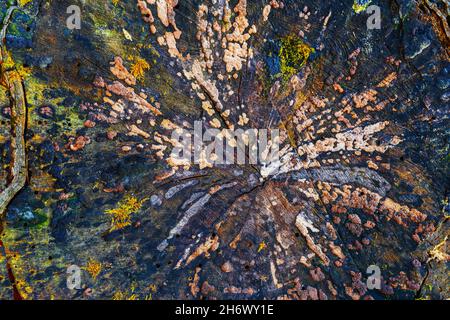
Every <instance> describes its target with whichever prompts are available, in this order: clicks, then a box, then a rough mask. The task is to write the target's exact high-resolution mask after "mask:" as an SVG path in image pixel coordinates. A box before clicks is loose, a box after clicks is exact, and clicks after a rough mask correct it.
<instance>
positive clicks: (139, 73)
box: [131, 58, 150, 80]
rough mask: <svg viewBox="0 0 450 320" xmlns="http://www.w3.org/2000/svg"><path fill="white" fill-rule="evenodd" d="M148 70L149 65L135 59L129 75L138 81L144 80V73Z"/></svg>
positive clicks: (140, 59) (142, 60) (139, 59)
mask: <svg viewBox="0 0 450 320" xmlns="http://www.w3.org/2000/svg"><path fill="white" fill-rule="evenodd" d="M149 69H150V65H149V64H148V62H147V61H145V60H144V59H142V58H136V61H135V63H134V64H133V65H132V66H131V74H132V75H133V76H134V77H135V78H136V79H139V80H142V79H143V78H144V75H145V72H146V71H147V70H149Z"/></svg>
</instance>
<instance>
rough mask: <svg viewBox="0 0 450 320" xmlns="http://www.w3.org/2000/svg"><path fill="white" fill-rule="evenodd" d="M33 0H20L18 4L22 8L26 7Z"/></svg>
mask: <svg viewBox="0 0 450 320" xmlns="http://www.w3.org/2000/svg"><path fill="white" fill-rule="evenodd" d="M31 1H32V0H18V1H17V2H18V3H19V5H20V6H21V7H24V6H26V5H27V4H28V3H30V2H31Z"/></svg>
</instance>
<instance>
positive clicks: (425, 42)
mask: <svg viewBox="0 0 450 320" xmlns="http://www.w3.org/2000/svg"><path fill="white" fill-rule="evenodd" d="M12 2H14V1H12ZM72 4H73V3H72V2H71V1H68V0H61V1H34V0H31V1H19V3H17V5H18V8H17V10H13V9H12V7H11V6H12V4H11V3H10V2H8V3H3V2H2V3H1V4H0V9H1V10H0V12H2V15H3V20H2V21H4V23H3V26H4V28H3V29H4V33H2V37H4V41H2V53H1V61H2V62H3V63H2V66H1V75H2V77H1V79H2V87H1V88H0V111H1V114H0V124H1V126H0V163H1V171H0V192H1V193H0V213H3V211H4V215H2V217H1V220H2V225H3V230H2V232H1V241H0V244H1V250H0V298H2V299H50V298H58V299H299V300H306V299H310V300H324V299H337V300H341V299H354V300H365V299H447V298H449V287H448V263H449V253H448V249H447V242H448V235H449V225H448V223H449V221H448V214H449V204H448V189H449V178H448V177H449V154H448V152H449V145H448V141H449V119H448V115H449V103H450V99H449V94H450V91H449V90H450V86H449V82H450V61H449V47H448V44H449V38H448V30H447V29H448V21H446V19H445V15H446V14H448V4H447V2H446V1H441V0H435V1H431V0H430V1H428V0H427V1H419V0H400V1H378V2H376V3H375V2H374V1H356V0H355V1H353V0H345V1H309V0H304V1H299V0H284V1H281V0H267V1H246V0H233V1H232V0H218V1H209V0H207V1H200V0H189V1H177V0H146V1H144V0H130V1H115V0H114V1H112V0H105V1H94V0H92V1H91V0H86V1H83V4H82V5H81V4H80V6H81V7H80V9H81V22H82V23H81V29H79V30H77V29H74V30H70V29H68V28H67V25H66V20H67V18H68V16H69V14H67V7H69V6H70V5H72ZM370 5H377V6H379V8H380V10H381V19H382V20H381V29H368V28H367V19H368V18H369V13H368V12H367V10H368V8H369V7H370ZM8 21H9V23H7V22H8ZM6 23H7V25H6ZM6 62H7V63H6ZM195 121H201V123H202V128H203V129H207V128H213V129H217V130H218V131H217V132H219V133H218V134H217V136H218V137H225V138H226V137H227V132H229V131H225V129H227V130H231V129H234V130H237V129H242V130H247V129H279V130H280V137H279V141H278V142H279V158H280V161H279V162H277V163H276V164H270V165H262V164H253V163H252V164H250V163H249V164H245V165H241V164H227V165H216V164H214V163H213V162H212V161H211V159H208V158H207V157H205V156H204V155H205V152H203V151H204V150H200V151H202V152H199V154H200V161H198V163H193V162H192V161H186V160H185V159H181V160H180V159H178V158H176V157H174V156H173V154H172V150H173V149H174V148H175V147H177V141H174V139H172V137H173V133H174V132H180V131H181V130H192V129H193V128H194V126H195V125H194V123H195ZM227 143H231V144H236V142H235V141H233V139H230V140H227ZM248 159H249V154H246V160H248ZM72 265H76V266H79V267H80V270H81V272H82V273H81V275H82V279H81V283H82V285H81V288H80V289H70V288H68V287H67V285H66V283H67V281H66V280H67V276H68V274H67V268H68V267H69V266H72ZM370 266H376V267H378V268H379V269H380V271H381V276H382V278H381V287H380V289H371V288H370V287H368V285H367V279H368V277H369V276H370V273H368V271H367V270H368V268H369V267H370Z"/></svg>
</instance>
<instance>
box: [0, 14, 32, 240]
mask: <svg viewBox="0 0 450 320" xmlns="http://www.w3.org/2000/svg"><path fill="white" fill-rule="evenodd" d="M15 9H16V7H11V8H9V10H8V12H7V14H6V17H5V20H4V22H3V28H2V31H1V34H0V36H1V38H0V41H1V51H0V62H2V64H1V65H2V67H1V81H2V85H3V86H5V87H6V89H7V90H8V91H9V95H10V101H11V172H10V175H11V182H10V183H9V185H8V187H7V188H6V189H5V190H3V191H2V192H1V193H0V221H2V224H3V220H4V218H5V214H6V209H7V207H8V205H9V203H10V202H11V201H12V199H14V197H15V196H16V194H17V193H18V192H19V191H20V190H21V189H22V188H23V187H24V186H25V183H26V180H27V161H26V147H25V129H26V117H27V111H26V99H25V90H24V86H23V83H22V79H21V77H20V75H19V74H18V72H17V70H14V69H13V70H6V68H5V66H4V63H3V62H4V61H5V60H6V59H7V49H6V44H5V36H6V29H7V26H8V23H9V19H10V18H11V15H12V13H13V11H14V10H15ZM0 229H1V227H0ZM0 231H1V230H0Z"/></svg>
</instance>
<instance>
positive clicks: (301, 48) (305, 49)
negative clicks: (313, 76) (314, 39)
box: [279, 35, 315, 80]
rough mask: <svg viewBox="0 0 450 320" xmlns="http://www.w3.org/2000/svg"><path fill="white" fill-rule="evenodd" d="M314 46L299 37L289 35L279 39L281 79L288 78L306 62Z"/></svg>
mask: <svg viewBox="0 0 450 320" xmlns="http://www.w3.org/2000/svg"><path fill="white" fill-rule="evenodd" d="M314 52H315V50H314V48H312V47H310V46H308V45H307V44H306V43H304V42H303V41H302V40H301V39H300V38H299V37H297V36H293V35H289V36H286V37H284V38H283V39H281V48H280V53H279V56H280V69H281V75H282V77H283V80H289V79H290V78H291V77H292V76H293V75H294V74H296V73H298V72H299V71H300V69H301V68H302V67H303V66H304V65H305V64H306V62H307V61H308V58H309V56H310V55H311V53H314Z"/></svg>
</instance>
